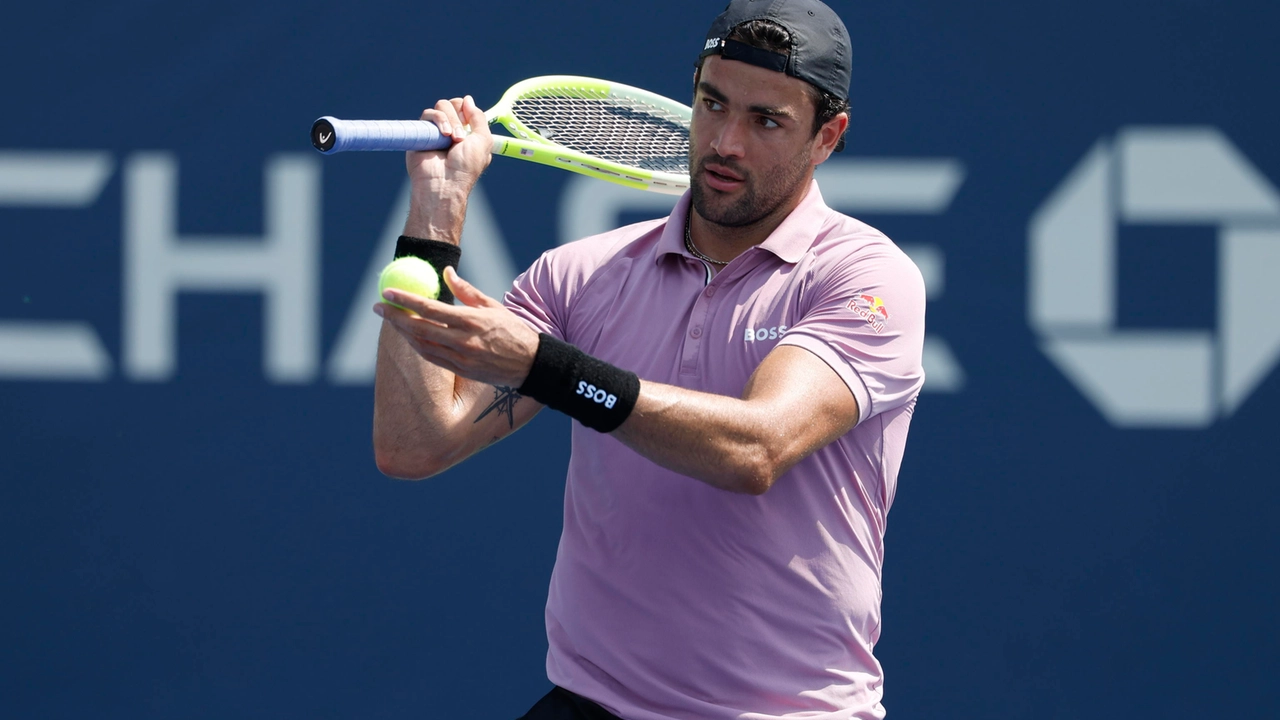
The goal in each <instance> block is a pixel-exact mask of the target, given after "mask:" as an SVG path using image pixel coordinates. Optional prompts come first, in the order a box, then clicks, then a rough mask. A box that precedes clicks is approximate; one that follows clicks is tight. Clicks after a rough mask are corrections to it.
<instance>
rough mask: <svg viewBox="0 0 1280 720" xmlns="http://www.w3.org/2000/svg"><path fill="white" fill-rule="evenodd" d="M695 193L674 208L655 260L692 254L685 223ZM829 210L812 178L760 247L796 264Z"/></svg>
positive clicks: (689, 194) (686, 195)
mask: <svg viewBox="0 0 1280 720" xmlns="http://www.w3.org/2000/svg"><path fill="white" fill-rule="evenodd" d="M691 203H692V194H691V193H690V192H688V191H686V192H685V194H684V195H682V196H681V197H680V200H679V202H677V203H676V206H675V207H674V208H673V209H672V210H671V215H670V217H669V218H668V219H667V225H666V227H664V228H663V229H662V237H661V238H660V239H659V240H658V248H657V250H658V252H657V257H656V258H655V260H658V261H661V260H662V258H663V257H665V256H666V255H669V254H675V255H685V256H689V257H692V256H691V255H689V253H688V251H687V250H685V247H684V223H685V218H687V217H688V216H689V208H690V204H691ZM828 212H829V210H828V208H827V204H826V202H824V201H823V199H822V191H820V190H819V189H818V181H817V180H812V181H810V184H809V192H808V193H806V194H805V196H804V198H803V199H802V200H801V201H800V204H799V205H797V206H796V208H795V209H794V210H792V211H791V214H790V215H788V216H787V217H786V218H785V219H784V220H783V221H782V224H780V225H778V227H777V228H775V229H774V231H773V232H772V233H770V234H769V237H767V238H765V240H764V242H762V243H760V244H759V245H758V246H757V247H759V248H760V249H762V250H768V251H769V252H771V253H773V254H774V255H777V256H778V258H780V259H781V260H782V261H783V262H787V263H791V264H793V265H794V264H795V263H797V262H800V258H802V257H804V254H805V253H806V252H808V251H809V248H810V247H811V246H812V245H813V243H814V241H815V240H816V239H817V237H818V231H819V230H820V229H821V228H822V225H823V223H825V222H826V218H827V213H828Z"/></svg>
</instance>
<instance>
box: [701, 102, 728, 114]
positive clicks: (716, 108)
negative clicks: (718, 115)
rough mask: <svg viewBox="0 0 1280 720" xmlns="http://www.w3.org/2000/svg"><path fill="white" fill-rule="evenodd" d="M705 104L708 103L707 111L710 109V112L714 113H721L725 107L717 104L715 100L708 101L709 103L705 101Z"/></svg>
mask: <svg viewBox="0 0 1280 720" xmlns="http://www.w3.org/2000/svg"><path fill="white" fill-rule="evenodd" d="M705 102H706V103H707V109H708V110H713V111H716V112H719V111H720V109H721V108H723V107H724V106H723V105H721V104H720V103H718V102H716V101H715V100H707V101H705Z"/></svg>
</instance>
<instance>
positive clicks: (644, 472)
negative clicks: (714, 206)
mask: <svg viewBox="0 0 1280 720" xmlns="http://www.w3.org/2000/svg"><path fill="white" fill-rule="evenodd" d="M688 208H689V196H688V194H686V195H685V197H684V198H683V199H682V200H681V201H680V203H679V204H678V205H677V206H676V208H675V210H674V211H673V212H672V214H671V216H670V217H669V218H666V219H663V220H655V221H650V222H644V223H639V224H637V225H632V226H629V227H625V228H621V229H619V230H615V231H612V232H608V233H604V234H602V235H598V236H594V237H590V238H586V239H584V240H581V241H578V242H575V243H571V244H569V245H565V246H563V247H559V248H556V249H554V250H551V251H549V252H547V253H545V254H544V255H543V256H542V257H541V258H539V259H538V260H537V261H536V262H535V263H534V264H533V265H532V266H531V267H530V268H529V269H528V270H527V271H526V272H525V273H524V274H523V275H521V276H520V277H519V278H517V279H516V282H515V285H514V287H513V288H512V290H511V292H510V293H508V294H507V296H506V303H507V306H508V307H510V308H511V309H512V310H514V311H515V312H516V313H517V314H518V315H520V317H522V318H523V319H524V320H526V321H527V322H528V323H529V324H530V325H532V326H533V327H534V328H536V329H537V330H539V331H540V332H545V333H548V334H551V335H553V336H555V337H558V338H561V339H563V340H565V341H567V342H570V343H573V344H574V345H576V346H578V347H579V348H581V349H582V350H584V351H586V352H588V353H590V354H592V355H594V356H596V357H598V358H601V359H603V360H606V361H608V362H611V363H613V364H615V365H618V366H619V367H623V368H626V369H629V370H632V371H634V372H636V373H637V374H639V375H640V377H641V378H642V379H644V380H649V381H656V382H661V383H667V384H671V385H679V386H681V387H686V388H691V389H696V390H701V391H706V392H713V393H719V394H722V395H729V396H733V397H741V395H742V389H743V387H744V386H745V384H746V382H747V379H748V378H749V377H750V376H751V373H752V372H753V371H754V370H755V369H756V366H758V365H759V364H760V361H761V360H763V359H764V357H765V355H767V354H768V353H769V351H771V350H772V349H773V348H774V347H777V346H778V345H797V346H799V347H802V348H804V349H806V350H808V351H810V352H812V353H813V354H814V355H816V356H818V357H819V358H821V359H822V360H823V361H824V362H826V363H827V364H828V365H830V366H831V368H832V369H833V370H834V371H835V372H836V373H837V374H838V375H839V376H840V378H841V379H842V380H844V382H845V384H846V385H848V387H849V390H850V392H852V393H853V395H854V397H855V398H856V399H857V401H858V407H859V408H860V410H861V419H860V420H859V422H858V425H857V427H855V428H854V429H853V430H851V431H850V432H849V433H847V434H846V435H844V436H843V437H841V438H840V439H838V440H836V441H835V442H833V443H831V444H830V445H828V446H827V447H825V448H823V449H821V450H819V451H818V452H816V453H814V454H813V455H811V456H810V457H808V458H807V459H805V460H804V461H802V462H800V463H799V464H797V465H796V466H795V467H794V468H792V469H791V470H790V471H789V472H788V473H787V474H786V475H784V476H783V477H781V478H780V479H779V480H778V481H777V483H775V484H774V486H773V487H772V488H771V489H770V490H769V491H768V492H767V493H765V494H764V495H761V496H758V497H756V496H749V495H739V494H734V493H730V492H726V491H723V490H717V489H715V488H712V487H710V486H708V485H705V484H703V483H701V482H699V481H697V480H693V479H691V478H688V477H685V476H682V475H679V474H677V473H675V472H672V471H670V470H666V469H664V468H661V467H659V466H657V465H655V464H654V463H652V462H650V461H648V460H646V459H645V458H644V457H642V456H640V455H638V454H637V453H635V452H634V451H632V450H631V449H629V448H627V447H626V446H624V445H623V444H622V443H620V442H618V441H617V440H615V439H614V438H613V437H611V436H609V435H602V434H600V433H597V432H595V431H594V430H589V429H586V428H584V427H583V426H582V425H580V424H578V423H574V424H573V451H572V455H571V457H570V460H569V473H568V480H567V484H566V488H565V499H564V531H563V534H562V535H561V537H560V547H559V550H558V552H557V554H556V564H555V570H554V572H553V573H552V576H551V587H550V593H549V597H548V599H547V609H546V623H547V639H548V641H549V643H550V650H549V652H548V653H547V675H548V677H549V678H550V679H551V681H552V682H554V683H556V684H557V685H560V686H562V687H565V688H567V689H569V690H572V691H574V692H576V693H579V694H581V695H584V696H586V697H588V698H591V699H593V700H595V701H596V702H598V703H600V704H601V705H603V706H605V707H606V708H608V709H609V710H611V711H612V712H614V713H615V714H617V715H619V716H621V717H623V718H625V719H626V720H659V719H662V720H668V719H671V718H681V719H686V718H687V719H689V720H693V719H695V718H696V719H697V720H718V719H721V718H724V719H726V720H727V719H729V718H735V719H745V720H764V719H766V718H779V717H804V718H824V719H829V720H835V719H836V718H842V719H843V718H881V717H883V716H884V708H883V707H882V705H881V703H880V699H881V696H882V673H881V669H880V664H879V662H877V661H876V658H875V656H874V655H872V648H873V647H874V645H875V643H876V640H877V639H878V638H879V636H880V569H881V565H882V563H883V560H884V533H885V516H886V514H887V513H888V511H889V505H890V503H891V502H892V501H893V495H894V489H895V487H896V484H897V478H898V468H899V466H900V464H901V461H902V452H903V447H904V445H905V443H906V439H907V426H908V425H909V424H910V421H911V413H912V409H913V408H914V406H915V399H916V395H917V394H918V392H919V390H920V386H921V385H922V384H923V382H924V373H923V370H922V369H921V364H920V356H921V348H922V345H923V342H924V309H925V295H924V283H923V281H922V280H921V277H920V273H919V271H918V270H917V269H916V267H915V265H913V264H912V263H911V261H910V260H908V259H907V256H906V255H904V254H903V253H902V252H901V251H900V250H898V248H897V247H896V246H895V245H893V243H892V242H890V241H889V239H888V238H886V237H885V236H884V235H883V234H881V233H880V232H879V231H877V230H875V229H874V228H872V227H870V226H868V225H866V224H864V223H862V222H859V221H857V220H854V219H853V218H850V217H847V216H844V215H841V214H839V213H837V212H835V211H833V210H831V209H830V208H828V207H827V206H826V205H825V204H824V203H823V201H822V195H821V193H820V192H819V191H818V187H817V184H816V183H815V184H814V185H813V186H812V187H811V189H810V191H809V193H808V195H807V196H806V197H805V199H804V200H803V201H802V202H801V204H800V206H799V207H797V208H796V210H795V211H794V212H793V213H791V215H790V216H789V217H787V219H786V220H785V221H784V222H783V223H782V224H781V225H780V226H779V227H778V229H777V230H775V231H774V232H773V234H772V235H770V236H769V238H768V239H767V240H766V241H765V242H764V243H762V244H760V245H759V246H757V247H754V248H752V249H750V250H748V251H747V252H745V253H743V254H742V255H740V256H739V257H738V258H736V259H735V260H734V261H733V262H731V263H730V264H729V265H728V266H727V267H725V268H724V269H722V270H721V271H720V272H719V273H718V274H717V275H715V277H714V278H711V279H710V281H708V277H709V274H708V272H707V268H706V266H705V265H704V263H703V262H702V261H701V260H698V259H696V258H694V257H693V256H692V255H690V254H688V253H687V252H686V251H685V248H684V242H683V239H684V220H685V215H686V213H687V212H688Z"/></svg>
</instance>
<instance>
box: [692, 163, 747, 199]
mask: <svg viewBox="0 0 1280 720" xmlns="http://www.w3.org/2000/svg"><path fill="white" fill-rule="evenodd" d="M702 171H703V177H705V178H706V180H707V184H708V185H710V186H711V187H712V188H714V189H716V190H721V191H725V192H730V191H733V190H737V189H738V188H739V187H742V184H743V183H744V182H745V177H744V176H743V175H742V174H741V173H738V172H734V171H733V170H732V169H731V168H728V167H726V166H724V165H720V164H718V163H706V164H704V165H703V166H702Z"/></svg>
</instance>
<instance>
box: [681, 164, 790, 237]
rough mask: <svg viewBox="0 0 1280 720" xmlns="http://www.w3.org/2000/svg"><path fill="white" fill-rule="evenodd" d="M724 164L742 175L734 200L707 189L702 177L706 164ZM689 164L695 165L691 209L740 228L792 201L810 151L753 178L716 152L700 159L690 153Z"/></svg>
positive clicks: (713, 221)
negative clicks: (729, 200) (740, 190)
mask: <svg viewBox="0 0 1280 720" xmlns="http://www.w3.org/2000/svg"><path fill="white" fill-rule="evenodd" d="M711 162H714V163H716V164H717V165H723V166H725V167H726V168H729V169H731V170H733V171H734V172H735V173H738V174H739V175H741V176H742V178H743V181H744V185H743V190H744V192H743V193H742V194H741V195H740V196H739V197H738V198H737V199H736V200H734V201H732V202H728V201H726V200H725V199H723V198H720V197H718V195H719V193H718V192H717V191H716V190H713V189H709V188H706V187H705V186H704V185H703V182H702V179H703V178H704V177H705V173H706V165H707V163H711ZM689 167H691V168H695V170H694V172H693V182H692V183H691V184H690V190H691V191H692V201H693V208H694V210H697V211H698V215H699V216H700V217H702V219H704V220H707V221H709V222H712V223H715V224H716V225H720V226H722V227H733V228H741V227H748V226H750V225H754V224H756V223H758V222H760V221H762V220H764V219H765V218H767V217H769V216H770V215H772V214H773V213H774V212H776V211H777V210H778V208H780V207H782V205H783V204H784V203H786V202H787V201H789V200H791V198H792V197H793V196H794V195H795V194H796V192H797V188H798V187H799V186H800V185H801V184H804V183H805V181H806V179H807V178H806V176H807V174H808V172H809V154H808V153H807V152H804V153H796V155H795V158H794V160H793V161H792V162H790V163H788V164H785V165H782V166H779V167H776V168H773V169H772V170H771V171H770V172H768V173H765V174H764V177H762V178H756V176H755V174H754V173H748V172H747V171H746V170H744V169H743V168H741V167H739V166H738V165H737V163H736V162H735V161H733V160H729V159H727V158H722V157H720V156H719V155H715V154H712V155H708V156H707V157H704V158H702V159H700V160H699V159H696V158H694V157H693V152H692V151H690V153H689Z"/></svg>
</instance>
